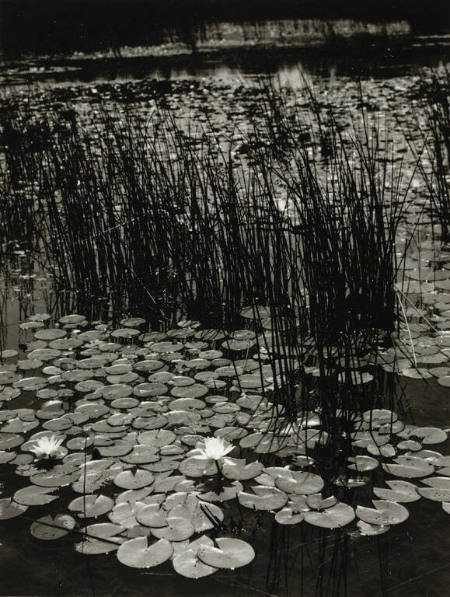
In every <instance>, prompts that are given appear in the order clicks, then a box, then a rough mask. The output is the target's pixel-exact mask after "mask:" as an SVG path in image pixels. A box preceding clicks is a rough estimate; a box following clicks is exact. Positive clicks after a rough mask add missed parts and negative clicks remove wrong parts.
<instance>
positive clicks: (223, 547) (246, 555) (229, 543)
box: [197, 537, 255, 570]
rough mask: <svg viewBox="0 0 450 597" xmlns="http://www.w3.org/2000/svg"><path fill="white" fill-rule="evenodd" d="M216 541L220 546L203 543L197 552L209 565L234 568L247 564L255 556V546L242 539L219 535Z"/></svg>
mask: <svg viewBox="0 0 450 597" xmlns="http://www.w3.org/2000/svg"><path fill="white" fill-rule="evenodd" d="M216 543H217V545H218V547H211V546H208V545H202V546H201V547H200V548H199V550H198V552H197V554H198V557H199V559H200V560H201V561H202V562H203V563H204V564H206V565H208V566H211V567H214V568H225V569H229V570H234V569H235V568H240V567H241V566H247V564H250V562H251V561H252V560H253V559H254V557H255V551H254V549H253V547H252V546H251V545H249V544H248V543H246V542H245V541H242V540H241V539H230V538H228V537H219V538H217V539H216Z"/></svg>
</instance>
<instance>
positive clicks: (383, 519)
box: [356, 500, 409, 526]
mask: <svg viewBox="0 0 450 597" xmlns="http://www.w3.org/2000/svg"><path fill="white" fill-rule="evenodd" d="M372 502H373V505H374V506H375V508H366V507H365V506H357V507H356V516H357V517H358V518H359V519H361V520H362V521H364V522H367V523H368V524H372V525H379V526H380V525H381V526H386V525H388V526H389V525H393V524H400V523H402V522H404V521H405V520H407V518H408V517H409V512H408V510H407V509H406V508H405V507H404V506H402V505H401V504H397V503H396V502H391V501H389V500H372Z"/></svg>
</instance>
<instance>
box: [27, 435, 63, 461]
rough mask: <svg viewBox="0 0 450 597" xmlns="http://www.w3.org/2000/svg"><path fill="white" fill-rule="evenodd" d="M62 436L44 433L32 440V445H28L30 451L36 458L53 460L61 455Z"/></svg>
mask: <svg viewBox="0 0 450 597" xmlns="http://www.w3.org/2000/svg"><path fill="white" fill-rule="evenodd" d="M63 441H64V438H59V437H58V436H56V435H49V436H46V435H44V436H43V437H39V438H38V439H36V440H34V445H32V446H30V448H29V450H30V452H33V454H34V455H35V456H36V458H37V460H53V459H56V458H58V457H60V455H61V450H60V447H61V444H62V443H63Z"/></svg>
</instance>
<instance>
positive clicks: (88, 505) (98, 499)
mask: <svg viewBox="0 0 450 597" xmlns="http://www.w3.org/2000/svg"><path fill="white" fill-rule="evenodd" d="M113 506H114V500H112V499H111V498H109V497H107V496H105V495H95V494H88V495H82V496H80V497H78V498H75V499H74V500H72V501H71V502H70V504H69V510H71V511H72V512H77V514H78V516H79V517H80V518H91V517H95V518H97V516H102V514H106V513H107V512H109V511H110V510H111V509H112V507H113Z"/></svg>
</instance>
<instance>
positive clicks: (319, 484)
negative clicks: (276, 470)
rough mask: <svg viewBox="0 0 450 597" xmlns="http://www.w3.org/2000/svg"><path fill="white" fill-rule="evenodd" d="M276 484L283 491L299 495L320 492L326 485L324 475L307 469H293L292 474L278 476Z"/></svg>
mask: <svg viewBox="0 0 450 597" xmlns="http://www.w3.org/2000/svg"><path fill="white" fill-rule="evenodd" d="M275 484H276V486H277V487H278V488H279V489H281V490H282V491H285V492H286V493H295V494H297V495H308V494H309V493H319V492H320V491H322V489H323V487H324V481H323V479H322V477H320V476H319V475H316V474H314V473H309V472H306V471H291V475H290V476H282V477H278V478H277V479H276V481H275Z"/></svg>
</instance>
